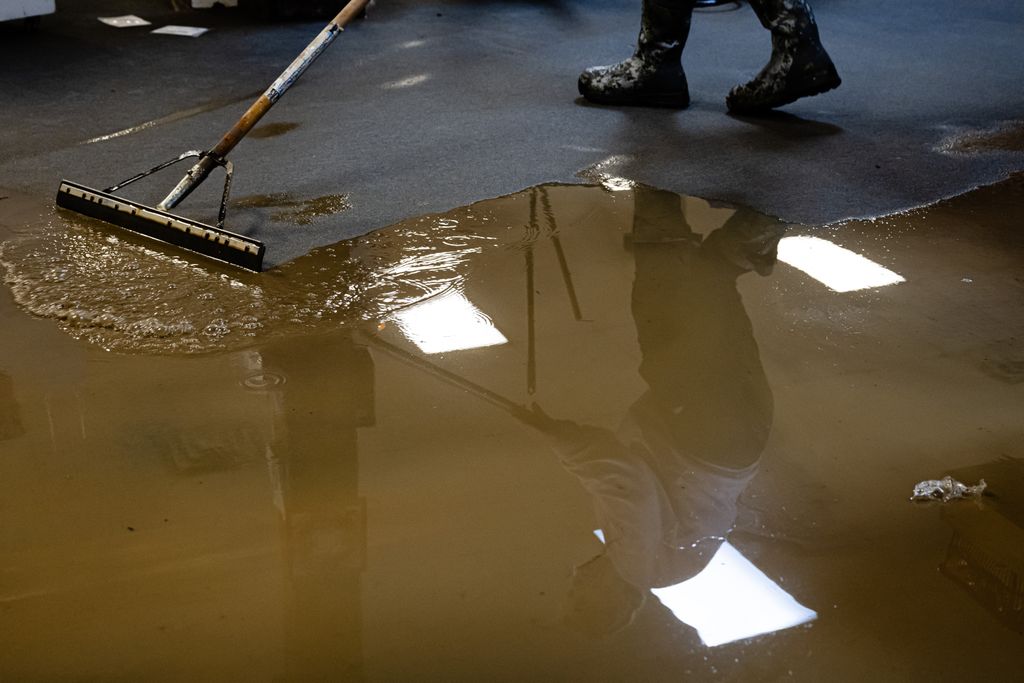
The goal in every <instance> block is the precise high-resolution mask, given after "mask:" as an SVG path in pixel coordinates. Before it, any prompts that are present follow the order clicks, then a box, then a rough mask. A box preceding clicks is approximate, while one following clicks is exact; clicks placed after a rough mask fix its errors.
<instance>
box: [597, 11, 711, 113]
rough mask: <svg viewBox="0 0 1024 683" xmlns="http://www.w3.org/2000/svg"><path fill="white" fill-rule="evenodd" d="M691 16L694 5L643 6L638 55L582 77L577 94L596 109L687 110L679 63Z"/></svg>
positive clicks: (687, 96)
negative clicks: (601, 106) (599, 106)
mask: <svg viewBox="0 0 1024 683" xmlns="http://www.w3.org/2000/svg"><path fill="white" fill-rule="evenodd" d="M692 11H693V1H692V0H644V3H643V13H642V15H641V19H640V36H639V38H638V39H637V47H636V52H635V53H633V56H632V57H630V58H629V59H627V60H625V61H622V62H619V63H618V64H612V65H610V66H594V67H591V68H589V69H587V70H586V71H584V72H583V73H582V74H581V75H580V80H579V89H580V94H581V95H583V96H584V97H585V98H587V99H588V100H590V101H591V102H596V103H598V104H625V105H640V106H648V107H673V108H677V109H682V108H684V107H686V106H687V105H688V104H689V103H690V94H689V91H688V90H687V87H686V75H685V74H684V73H683V67H682V64H681V63H680V58H681V56H682V53H683V46H684V45H686V37H687V35H689V33H690V15H691V13H692Z"/></svg>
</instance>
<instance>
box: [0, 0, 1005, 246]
mask: <svg viewBox="0 0 1024 683" xmlns="http://www.w3.org/2000/svg"><path fill="white" fill-rule="evenodd" d="M65 5H71V3H65ZM379 5H380V6H379V7H378V8H377V9H376V10H374V11H373V12H372V13H371V15H370V19H369V20H368V21H365V22H361V23H359V24H358V25H356V26H354V27H353V28H352V29H351V30H349V31H347V32H346V33H345V34H344V36H342V38H341V40H339V41H338V42H336V43H335V44H334V45H333V46H332V47H331V49H330V50H329V51H328V52H327V53H326V54H325V55H324V56H323V57H322V61H320V62H318V63H317V64H316V65H315V66H314V67H313V68H312V69H311V70H310V71H309V72H308V73H307V74H306V75H305V76H304V77H303V79H302V80H301V81H300V82H299V85H298V86H296V88H295V89H294V90H293V91H291V92H289V94H288V95H286V97H285V99H283V100H282V101H281V102H280V103H279V104H278V106H277V107H276V108H275V109H274V110H273V111H272V112H271V113H270V114H269V116H268V118H267V119H266V121H267V122H268V123H269V122H276V123H292V124H296V127H294V128H293V129H291V130H290V131H289V132H287V133H286V134H283V135H278V136H275V137H267V138H262V139H251V140H247V141H245V142H243V143H242V145H240V146H239V147H238V148H237V149H236V150H235V152H234V153H233V155H232V156H233V158H234V161H235V164H236V166H237V177H236V186H235V190H234V191H235V193H236V195H237V196H238V197H244V196H252V195H271V194H277V193H288V194H290V195H293V196H294V197H296V198H298V199H312V198H317V197H321V196H324V195H332V194H345V195H347V196H348V197H349V199H350V201H351V204H352V208H351V210H349V211H348V212H346V213H345V214H344V215H342V216H338V217H336V218H334V219H333V220H328V221H321V222H318V223H316V224H314V225H308V226H302V227H301V228H300V229H296V228H295V226H294V225H292V224H290V223H288V222H280V221H275V220H273V217H272V216H270V215H268V214H269V212H267V211H263V212H251V211H245V210H239V211H236V212H235V213H234V214H233V215H232V217H231V219H232V220H231V225H232V226H233V227H234V228H235V229H236V230H237V231H241V232H247V233H251V234H253V235H256V236H258V237H259V238H261V239H263V240H264V241H266V242H267V243H268V245H269V246H268V260H269V262H270V263H271V264H280V263H283V262H285V261H287V260H290V259H292V258H295V257H297V256H299V255H301V254H303V253H305V252H307V251H308V250H309V249H310V248H311V247H313V246H317V245H323V244H330V243H333V242H336V241H338V240H339V239H342V238H345V237H352V236H354V235H358V234H362V233H365V232H366V231H368V230H371V229H375V228H379V227H382V226H384V225H388V224H390V223H393V222H395V221H398V220H401V219H404V218H408V217H411V216H414V215H418V214H421V213H427V212H433V211H443V210H446V209H450V208H454V207H456V206H460V205H464V204H467V203H469V202H472V201H477V200H480V199H485V198H488V197H495V196H499V195H503V194H508V193H510V192H515V191H518V190H521V189H523V188H525V187H528V186H531V185H535V184H538V183H543V182H551V181H562V182H573V181H576V180H578V178H577V177H576V174H577V173H578V172H580V171H581V170H583V169H585V168H587V167H589V166H591V165H593V164H596V163H600V162H602V161H605V160H608V159H609V158H613V159H614V160H615V161H614V163H615V164H616V165H617V166H618V167H619V170H618V173H619V174H620V175H626V176H629V177H631V178H634V179H636V180H639V181H642V182H645V183H647V184H650V185H652V186H655V187H662V188H665V189H669V190H673V191H676V192H680V193H684V194H689V195H694V196H699V197H705V198H709V199H721V200H729V201H734V202H738V203H742V204H745V205H747V206H751V207H754V208H757V209H759V210H761V211H764V212H765V213H768V214H772V215H776V216H780V217H782V218H783V219H784V220H788V221H794V222H802V223H813V224H822V223H830V222H834V221H836V220H840V219H844V218H850V217H864V216H872V215H878V214H881V213H885V212H890V211H894V210H899V209H906V208H910V207H913V206H919V205H923V204H928V203H931V202H934V201H936V200H938V199H941V198H943V197H949V196H953V195H955V194H958V193H960V192H963V191H965V190H968V189H971V188H972V187H975V186H977V185H980V184H985V183H991V182H994V181H996V180H999V179H1001V178H1004V177H1005V176H1006V174H1007V173H1008V172H1009V171H1010V170H1013V169H1019V168H1021V167H1022V165H1024V157H1022V151H1021V143H1020V138H1019V135H1018V137H1017V140H1016V143H1015V144H1009V145H1003V147H1004V148H1005V147H1007V146H1008V147H1009V149H1000V146H999V145H996V146H994V148H990V149H985V150H981V153H977V152H978V151H979V150H977V149H976V150H975V151H976V153H973V154H961V153H955V152H953V153H951V152H950V151H949V144H947V142H948V139H949V138H950V137H955V136H961V135H964V134H970V133H971V132H977V131H988V130H990V129H993V128H994V127H999V126H1003V125H1013V124H1014V122H1018V124H1019V121H1020V118H1021V111H1024V92H1022V90H1021V88H1020V83H1022V82H1024V47H1022V43H1021V41H1020V40H1019V35H1018V34H1019V26H1020V25H1021V23H1022V21H1024V8H1022V7H1021V5H1020V3H1016V2H1012V1H1010V0H1002V1H994V0H989V1H987V2H972V3H963V2H954V1H952V0H943V1H940V2H933V1H928V2H925V1H924V0H911V1H908V2H902V3H898V4H897V5H894V4H893V3H891V2H886V1H884V0H866V1H859V2H844V1H841V0H821V1H820V2H817V3H815V10H816V13H817V16H818V19H819V23H820V25H821V32H822V36H823V40H824V42H825V44H826V46H827V47H828V49H829V50H830V51H831V53H832V54H833V56H834V58H835V61H836V63H837V64H838V66H839V69H840V72H841V74H842V76H843V79H844V85H843V86H842V87H841V88H840V89H839V90H837V91H835V92H833V93H829V94H826V95H824V96H821V97H817V98H812V99H809V100H806V101H804V102H799V103H796V104H794V105H792V106H790V107H787V108H786V109H785V112H784V113H782V114H780V115H778V116H776V117H774V118H770V119H767V120H751V119H739V118H732V117H729V116H727V115H726V113H725V106H724V97H725V94H726V93H727V92H728V90H729V88H730V87H732V86H733V85H735V84H737V83H740V82H743V81H745V80H746V79H748V78H749V77H750V76H752V75H753V74H754V73H756V72H757V70H758V69H759V68H760V67H761V65H762V64H764V62H765V60H766V59H767V56H768V51H769V43H768V34H767V33H766V32H765V31H764V30H763V29H761V27H760V25H759V24H758V23H757V20H756V19H755V17H754V16H753V13H752V12H751V11H750V10H749V8H747V7H744V8H743V9H742V10H740V11H736V12H725V13H711V14H701V15H700V16H698V17H697V19H696V21H695V22H694V27H693V30H692V32H691V38H690V42H689V45H688V47H687V50H686V54H685V63H686V67H687V70H688V74H689V77H690V81H691V91H692V96H693V99H694V102H693V104H692V105H691V107H690V109H688V110H686V111H685V112H670V111H658V110H624V109H614V108H613V109H605V108H597V107H588V106H585V105H583V104H580V103H579V102H577V98H578V95H577V93H576V77H577V75H578V74H579V72H580V70H581V69H582V68H584V67H586V66H589V65H591V64H601V63H608V62H609V61H615V60H618V59H621V58H623V57H624V56H626V55H628V54H630V52H631V50H632V46H633V45H634V44H635V42H634V41H635V34H636V27H637V26H638V12H637V8H636V6H635V5H636V3H635V2H628V1H621V0H619V1H612V0H585V1H584V0H550V1H547V2H544V1H540V0H538V1H535V2H526V1H518V2H487V3H484V4H483V5H481V3H479V2H458V1H439V2H410V1H401V0H398V1H391V2H382V3H379ZM124 13H134V14H138V15H142V16H144V17H146V18H148V19H149V20H151V21H153V22H154V23H155V24H157V25H160V24H163V23H175V22H176V23H182V24H199V25H210V26H212V27H213V29H214V30H212V31H211V32H210V33H208V34H206V35H204V36H201V37H199V38H195V39H183V38H175V37H170V36H152V35H150V34H149V33H148V32H147V31H146V29H121V30H119V29H113V28H109V27H106V26H104V25H102V24H100V23H99V22H97V21H96V16H97V15H100V16H104V15H106V16H109V15H117V14H124ZM318 29H319V26H318V25H316V24H313V23H297V24H287V25H266V24H255V23H252V22H251V21H248V20H246V19H245V18H244V17H243V16H242V15H239V14H238V13H235V12H224V13H219V14H217V13H210V12H198V13H184V14H176V13H172V12H170V11H169V9H168V4H167V3H165V2H163V1H160V0H120V1H118V0H90V1H88V2H78V3H74V4H73V6H62V7H61V12H60V13H58V14H57V15H54V16H53V17H48V18H47V20H46V21H45V23H44V25H43V28H42V29H41V30H40V31H38V32H35V33H23V32H20V31H18V30H16V28H12V27H6V28H4V35H3V40H0V59H2V63H3V64H5V65H8V66H7V67H5V68H4V69H3V70H0V90H2V91H3V92H5V93H8V94H9V96H8V97H7V98H5V104H4V107H3V110H2V111H0V124H2V125H0V149H2V150H3V151H4V153H3V154H2V155H0V186H2V187H6V188H8V189H13V190H20V191H24V192H30V193H51V192H54V191H55V188H56V185H57V182H58V181H59V180H60V178H62V177H67V178H71V179H76V180H80V181H82V182H84V183H86V184H88V185H97V186H100V187H106V186H107V185H109V184H113V183H114V182H116V181H118V180H120V179H122V177H124V176H126V175H130V174H131V173H134V172H136V171H137V170H144V169H146V168H149V167H150V166H152V165H154V164H156V163H158V162H160V161H162V160H165V159H168V158H171V157H173V156H176V155H177V154H178V153H180V152H181V151H184V150H186V149H195V148H206V147H210V146H212V145H213V144H214V143H215V142H216V140H217V139H218V138H219V137H220V135H221V133H222V132H223V131H224V130H226V129H227V128H228V127H229V126H230V124H231V123H232V122H233V121H234V120H235V119H237V117H238V116H239V115H240V114H241V112H242V111H243V110H244V108H245V106H246V105H247V101H248V100H250V99H252V98H253V97H254V96H255V95H256V94H257V93H259V92H261V91H262V90H263V89H264V88H265V87H267V85H269V83H270V82H271V81H272V80H273V79H274V78H275V77H276V76H277V74H278V73H279V72H280V71H281V70H282V69H283V68H284V66H285V65H286V64H287V63H288V62H290V61H291V59H292V57H293V56H294V55H295V54H297V53H298V52H299V50H300V49H301V48H302V47H303V46H304V45H305V44H306V43H307V42H308V40H309V39H310V38H311V37H312V35H313V34H314V33H315V32H316V31H317V30H318ZM410 79H411V80H410ZM148 122H155V123H154V124H153V125H150V126H146V124H147V123H148ZM139 126H144V127H143V128H142V129H138V128H137V127H139ZM131 130H134V131H135V132H134V133H132V134H125V135H122V136H120V137H115V138H112V139H105V140H103V141H99V142H93V143H90V144H83V143H85V142H86V141H89V140H96V139H97V138H104V136H109V135H111V134H115V133H118V132H121V131H131ZM173 182H174V181H173V180H166V181H164V183H157V184H156V185H155V186H154V187H152V188H140V189H138V190H135V191H134V192H135V193H137V194H134V195H133V196H140V195H141V197H140V198H142V199H144V200H146V201H156V199H158V197H156V198H154V197H155V195H156V194H161V196H162V190H164V188H165V186H166V184H170V183H173ZM216 195H217V190H216V189H215V188H214V187H213V186H212V185H211V187H210V188H209V191H208V192H207V193H206V195H203V196H200V197H196V198H194V199H190V200H189V203H188V204H187V205H185V206H184V207H183V208H182V210H183V211H191V212H193V213H194V215H198V216H199V217H201V218H205V219H206V220H209V219H210V218H211V217H212V215H213V213H214V209H213V202H214V200H215V196H216Z"/></svg>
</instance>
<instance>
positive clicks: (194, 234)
mask: <svg viewBox="0 0 1024 683" xmlns="http://www.w3.org/2000/svg"><path fill="white" fill-rule="evenodd" d="M197 157H198V158H209V159H210V160H211V161H212V162H213V163H215V164H216V165H217V166H221V167H223V168H224V173H225V177H224V191H223V193H222V195H221V202H220V211H219V213H218V216H217V225H216V226H212V225H208V224H206V223H201V222H199V221H194V220H192V219H190V218H185V217H183V216H179V215H176V214H172V213H169V212H167V211H165V210H162V209H159V208H154V207H151V206H147V205H145V204H140V203H138V202H135V201H132V200H130V199H126V198H124V197H119V196H116V195H115V194H114V192H117V191H118V190H120V189H122V188H123V187H125V186H127V185H131V184H132V183H134V182H136V181H138V180H141V179H143V178H145V177H147V176H150V175H152V174H154V173H157V172H158V171H162V170H164V169H165V168H168V167H169V166H172V165H174V164H176V163H178V162H180V161H184V160H185V159H192V158H197ZM233 175H234V165H233V164H232V163H231V162H230V161H228V160H227V159H223V158H219V157H216V156H215V155H213V154H211V153H210V152H201V151H198V150H190V151H188V152H184V153H183V154H181V155H179V156H177V157H175V158H173V159H171V160H169V161H165V162H163V163H162V164H158V165H157V166H154V167H153V168H151V169H149V170H148V171H144V172H142V173H138V174H136V175H133V176H132V177H130V178H128V179H127V180H123V181H121V182H119V183H117V184H115V185H111V186H110V187H108V188H106V189H104V190H95V189H92V188H90V187H87V186H85V185H82V184H80V183H76V182H72V181H69V180H62V181H61V183H60V187H59V188H58V190H57V206H61V207H63V208H66V209H70V210H72V211H77V212H78V213H82V214H84V215H87V216H90V217H92V218H97V219H99V220H102V221H105V222H107V223H112V224H114V225H117V226H120V227H123V228H127V229H128V230H131V231H132V232H136V233H138V234H141V235H144V236H146V237H150V238H153V239H155V240H157V241H160V242H170V243H172V244H175V245H176V246H179V247H182V248H184V249H188V250H189V251H193V252H196V253H199V254H201V255H203V256H209V257H212V258H215V259H217V260H219V261H224V262H226V263H230V264H232V265H236V266H240V267H242V268H246V269H248V270H252V271H255V272H260V271H261V270H263V256H264V254H265V252H266V246H265V245H264V244H263V243H262V242H260V241H258V240H254V239H252V238H251V237H246V236H244V235H239V234H236V233H233V232H230V231H228V230H225V229H224V220H225V218H226V216H227V205H228V199H229V197H230V195H231V180H232V177H233ZM168 228H170V230H168Z"/></svg>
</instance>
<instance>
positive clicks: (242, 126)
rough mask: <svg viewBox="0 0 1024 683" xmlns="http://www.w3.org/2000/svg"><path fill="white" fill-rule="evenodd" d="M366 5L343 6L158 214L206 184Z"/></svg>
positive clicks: (354, 1)
mask: <svg viewBox="0 0 1024 683" xmlns="http://www.w3.org/2000/svg"><path fill="white" fill-rule="evenodd" d="M369 1H370V0H351V2H349V3H348V4H347V5H345V7H344V9H342V10H341V11H340V12H339V13H338V16H336V17H334V19H332V20H331V22H330V23H329V24H327V26H325V27H324V30H323V31H321V32H320V34H319V35H318V36H317V37H316V38H314V39H313V41H312V42H310V44H309V45H307V46H306V49H305V50H303V51H302V53H301V54H300V55H299V56H298V57H296V58H295V61H293V62H292V63H291V64H290V65H288V68H287V69H285V70H284V72H283V73H282V74H281V75H280V76H279V77H278V79H277V80H276V81H274V82H273V83H271V84H270V87H269V88H267V90H266V92H264V93H263V94H262V95H260V96H259V98H258V99H257V100H256V101H255V102H253V103H252V106H251V107H249V109H248V110H247V111H246V112H245V113H244V114H242V118H240V119H238V122H237V123H235V125H234V126H232V127H231V130H229V131H228V132H227V133H225V134H224V137H222V138H221V139H220V142H218V143H217V145H216V146H215V147H214V148H213V149H212V150H210V151H209V152H208V153H207V154H205V155H203V157H202V158H201V159H200V160H199V163H197V164H196V165H195V166H193V167H192V168H191V169H189V172H188V173H186V174H185V177H184V178H182V179H181V181H180V182H179V183H178V184H177V185H176V186H175V188H174V189H173V190H171V192H170V194H168V195H167V196H166V197H165V198H164V200H163V201H162V202H160V204H158V205H157V208H158V209H160V210H161V211H166V210H167V209H173V208H174V207H175V206H177V205H178V204H180V203H181V201H182V200H183V199H185V197H187V196H188V195H189V193H191V192H192V190H194V189H196V187H198V186H199V184H200V183H201V182H203V181H204V180H206V177H207V176H208V175H210V172H211V171H213V169H215V168H216V167H217V166H218V165H219V162H220V161H222V160H223V159H224V157H225V156H227V154H228V152H230V151H231V150H232V149H234V148H235V145H237V144H238V143H239V142H241V140H242V138H244V137H245V136H246V134H247V133H248V132H249V131H250V130H252V128H253V126H255V125H256V123H257V122H258V121H259V120H260V119H261V118H263V115H264V114H266V113H267V112H268V111H270V108H271V107H272V106H273V105H274V103H275V102H277V101H278V100H279V99H280V98H281V95H283V94H284V93H285V91H287V90H288V88H290V87H291V86H292V84H293V83H295V81H296V80H298V78H299V76H301V75H302V73H303V72H304V71H305V70H306V69H307V68H309V65H310V64H312V63H313V62H314V60H316V58H317V57H319V56H320V53H321V52H323V51H324V50H326V49H327V46H328V45H330V44H331V42H332V41H333V40H334V39H335V38H336V37H337V36H338V34H339V33H341V31H342V30H344V28H345V26H346V25H347V24H348V23H349V22H350V21H352V19H353V18H354V17H356V16H358V14H359V13H360V12H361V11H363V9H364V8H365V7H366V5H367V4H368V3H369Z"/></svg>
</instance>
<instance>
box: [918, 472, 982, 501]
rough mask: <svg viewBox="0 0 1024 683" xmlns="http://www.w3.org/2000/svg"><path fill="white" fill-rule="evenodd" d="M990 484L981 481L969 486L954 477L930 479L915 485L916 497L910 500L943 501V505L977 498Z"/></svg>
mask: <svg viewBox="0 0 1024 683" xmlns="http://www.w3.org/2000/svg"><path fill="white" fill-rule="evenodd" d="M986 486H988V484H986V483H985V480H984V479H982V480H980V481H979V482H978V483H977V484H976V485H974V486H968V485H967V484H964V483H962V482H959V481H957V480H956V479H954V478H953V477H943V478H942V479H928V480H927V481H922V482H919V483H917V484H915V485H914V495H912V496H911V497H910V500H941V501H942V502H943V503H946V502H949V501H951V500H958V499H960V498H976V497H978V496H980V495H981V494H982V492H983V491H984V490H985V487H986Z"/></svg>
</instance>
